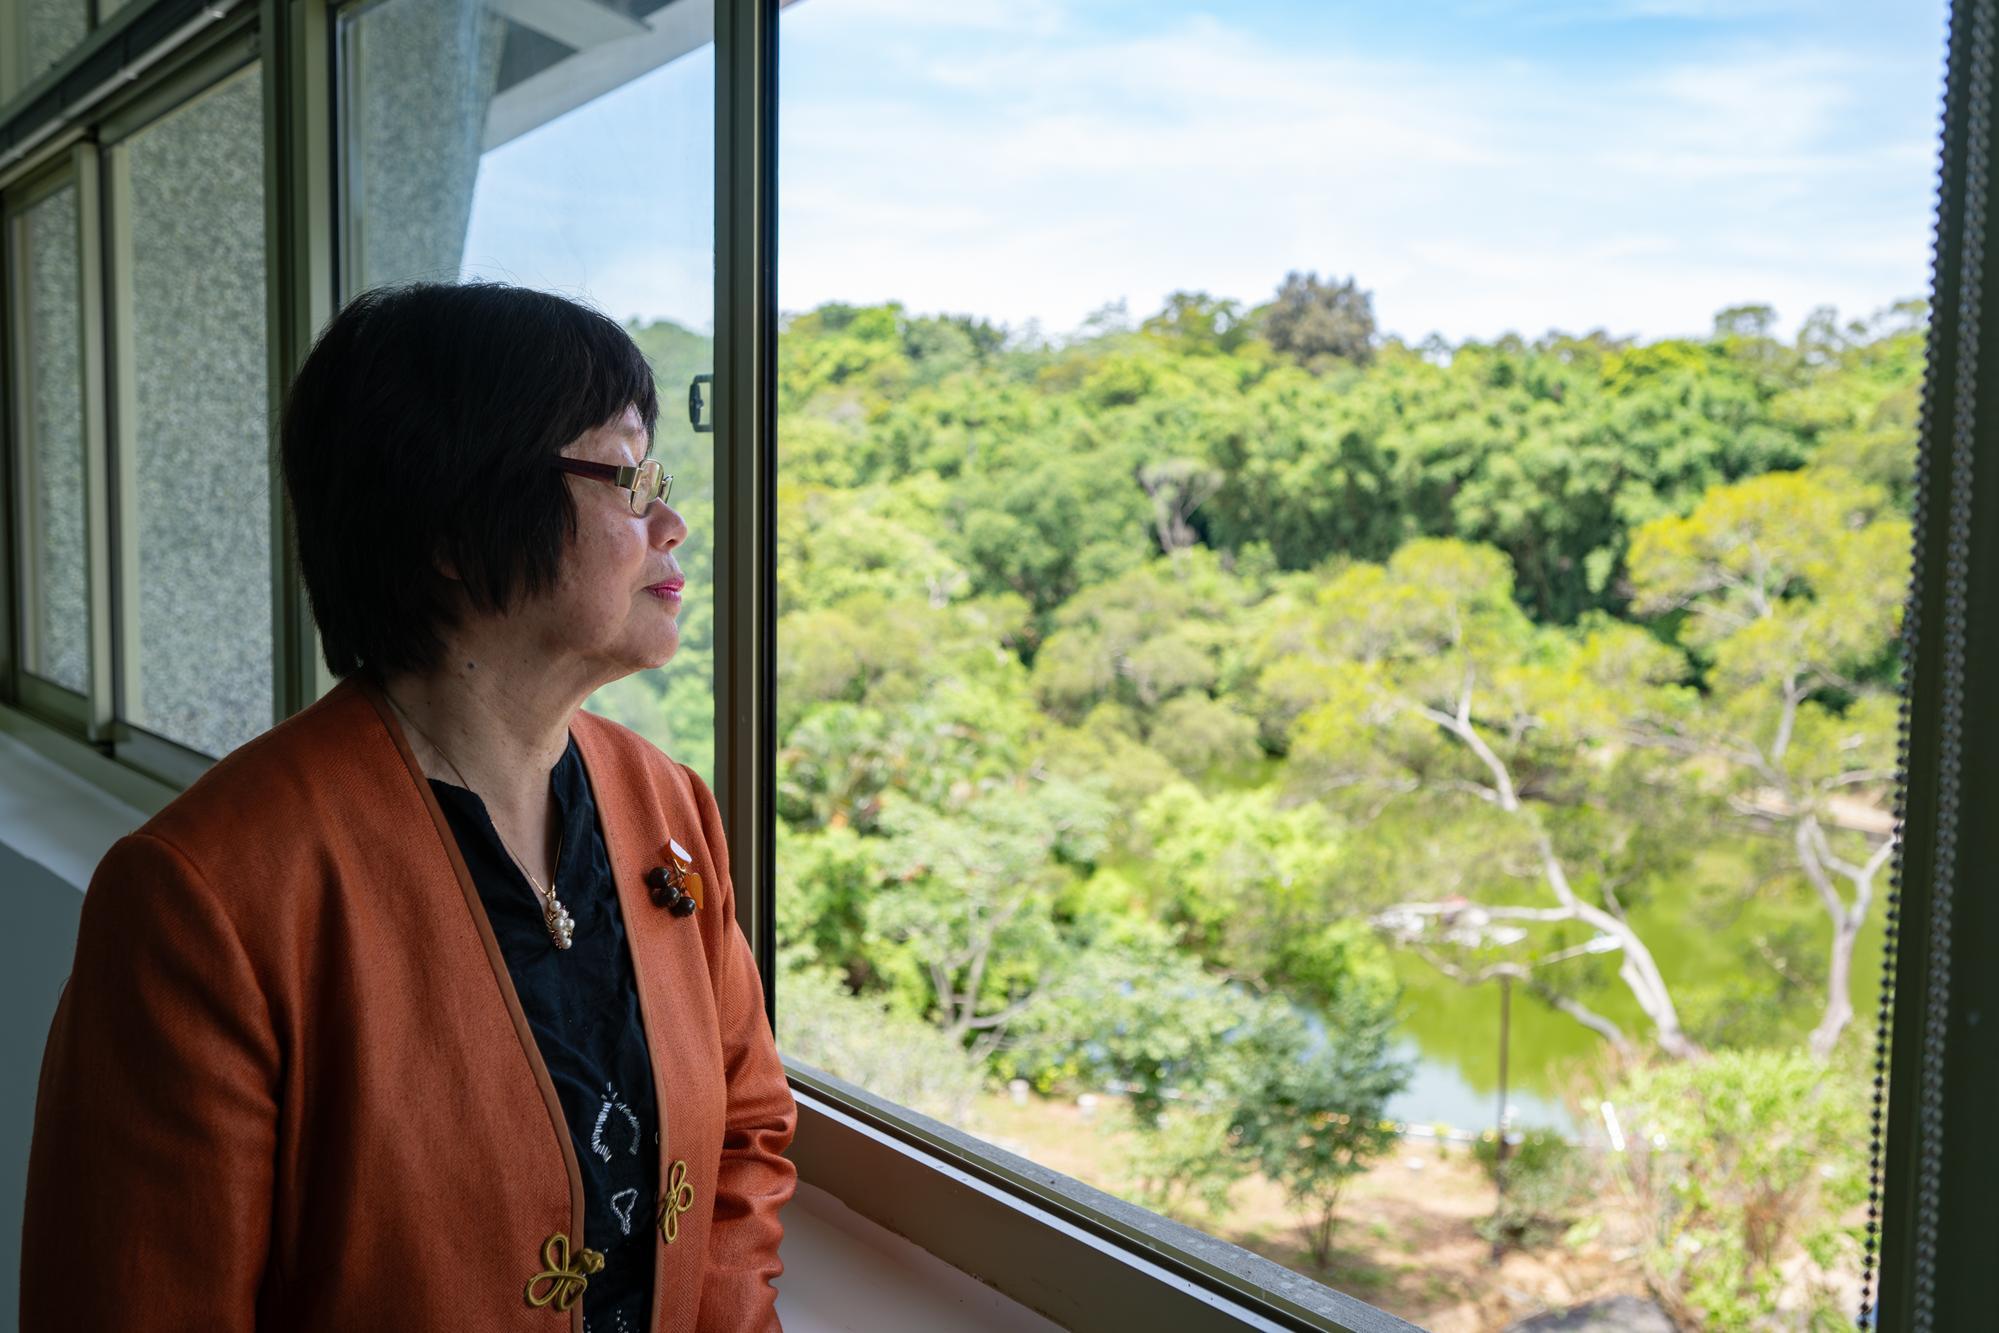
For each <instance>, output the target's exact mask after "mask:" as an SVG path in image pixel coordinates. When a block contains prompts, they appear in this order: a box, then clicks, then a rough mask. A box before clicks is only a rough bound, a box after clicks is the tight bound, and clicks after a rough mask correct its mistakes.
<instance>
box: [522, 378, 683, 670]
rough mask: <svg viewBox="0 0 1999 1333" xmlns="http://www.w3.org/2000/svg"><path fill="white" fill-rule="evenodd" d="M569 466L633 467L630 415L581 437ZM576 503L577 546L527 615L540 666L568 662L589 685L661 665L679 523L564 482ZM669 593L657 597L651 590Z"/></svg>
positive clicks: (615, 493) (608, 488)
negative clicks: (542, 662) (587, 463)
mask: <svg viewBox="0 0 1999 1333" xmlns="http://www.w3.org/2000/svg"><path fill="white" fill-rule="evenodd" d="M562 452H563V454H564V455H565V456H566V457H569V458H583V459H588V460H590V461H591V462H594V463H610V464H612V465H614V466H618V467H630V466H636V465H637V464H638V462H639V461H640V460H641V459H643V458H644V457H645V455H646V433H645V425H644V423H643V422H642V421H641V420H640V419H639V414H638V409H636V408H631V407H628V408H626V409H625V413H624V415H623V416H622V417H620V418H618V419H617V420H615V421H613V422H612V423H610V424H609V425H607V426H600V427H598V428H597V429H596V430H593V431H590V432H588V433H586V434H584V435H583V436H582V437H580V438H579V439H577V440H576V441H574V442H573V443H571V444H570V445H569V446H568V447H567V448H565V449H564V450H563V451H562ZM563 479H564V481H565V482H567V483H568V486H569V490H570V495H571V496H572V498H573V499H574V500H575V502H576V539H575V541H574V543H572V544H571V545H570V547H569V548H568V549H567V550H566V551H565V552H564V553H563V557H562V561H561V565H560V568H559V570H558V572H557V576H556V577H557V583H556V588H555V591H554V593H553V594H552V595H551V596H549V597H547V598H543V599H538V600H537V601H536V602H535V603H533V604H532V605H531V606H530V607H527V608H523V609H524V610H527V611H528V612H529V616H530V620H531V629H530V632H531V633H532V634H534V635H535V636H536V637H537V638H538V639H539V640H540V642H539V643H537V644H536V645H535V648H536V650H537V651H538V652H539V653H540V654H542V655H543V656H544V660H548V661H556V662H575V663H576V664H577V666H578V667H579V669H580V671H581V673H582V674H584V675H586V676H589V677H591V678H592V680H593V682H594V683H593V684H592V688H594V686H595V684H602V683H607V682H609V681H613V680H618V679H621V678H623V677H625V676H628V675H630V674H631V673H632V672H634V671H644V670H647V669H649V668H652V667H657V666H662V665H664V664H665V663H666V662H667V660H668V659H670V658H671V657H672V656H673V654H674V652H675V650H677V649H678V648H679V647H680V626H679V624H678V618H679V615H680V606H681V588H680V585H681V584H682V582H683V581H682V578H681V573H680V565H679V562H677V561H676V560H675V559H674V558H673V550H674V548H675V547H677V546H679V545H680V543H681V542H683V541H685V540H687V523H686V521H685V520H683V519H682V518H681V516H680V515H679V513H678V512H676V511H675V510H673V509H672V508H670V507H668V505H667V504H666V503H665V502H664V501H661V500H655V501H653V503H652V505H651V506H650V508H648V510H647V511H646V513H645V514H643V515H639V514H634V513H633V512H632V503H631V492H629V491H627V490H625V489H624V488H622V487H618V486H612V485H608V484H606V483H604V482H601V481H597V480H594V479H592V478H590V477H578V476H574V475H565V476H564V478H563ZM662 583H664V584H666V585H668V586H667V587H666V588H659V587H658V585H660V584H662Z"/></svg>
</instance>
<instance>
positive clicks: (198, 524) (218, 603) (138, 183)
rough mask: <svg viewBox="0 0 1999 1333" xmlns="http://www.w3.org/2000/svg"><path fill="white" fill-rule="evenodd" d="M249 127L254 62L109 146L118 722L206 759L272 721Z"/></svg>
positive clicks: (254, 173) (259, 225)
mask: <svg viewBox="0 0 1999 1333" xmlns="http://www.w3.org/2000/svg"><path fill="white" fill-rule="evenodd" d="M263 127H264V122H263V113H262V110H261V84H260V82H259V78H258V73H257V70H256V69H255V68H254V67H252V68H251V69H248V70H245V71H244V72H242V73H240V74H237V75H235V76H233V77H231V78H230V79H229V80H228V81H227V82H226V83H224V84H222V85H220V86H218V87H216V88H214V89H211V90H210V91H208V92H206V93H204V94H203V95H202V96H201V97H199V98H197V99H196V100H194V101H193V102H190V103H189V104H187V105H186V106H183V107H181V108H180V109H178V110H176V111H174V112H173V113H172V114H170V115H168V116H166V117H165V118H163V119H162V120H160V121H158V122H157V123H155V124H152V125H149V126H147V127H146V128H145V129H143V130H141V131H139V132H138V133H137V134H135V135H134V136H133V137H132V139H131V140H130V141H129V142H128V143H126V144H124V145H123V146H121V148H120V150H119V151H120V152H121V153H123V154H124V155H125V158H126V162H125V166H126V170H125V172H124V175H123V179H124V181H125V182H127V183H128V186H129V191H130V194H129V198H128V200H127V201H126V208H125V216H127V217H128V218H129V220H130V222H129V226H130V235H129V237H128V238H127V239H126V241H125V244H127V245H128V246H129V251H128V252H127V253H129V254H130V256H131V260H130V272H129V274H127V275H125V278H124V281H125V284H126V286H125V290H126V291H127V292H128V293H129V297H128V299H129V305H128V307H127V308H126V309H124V310H123V311H121V312H120V314H121V317H123V318H125V319H128V320H129V321H130V322H131V323H130V331H129V337H128V338H126V339H125V340H124V345H127V346H129V347H130V348H131V349H132V356H133V364H132V365H131V366H129V367H120V368H119V372H120V373H122V374H128V375H130V376H131V385H130V396H129V401H130V402H131V403H132V405H133V417H134V419H133V420H132V421H131V422H130V423H129V424H128V426H127V427H126V428H125V435H126V438H127V439H129V440H130V441H131V445H132V458H131V462H130V468H129V470H128V473H127V475H129V476H131V477H132V478H133V479H134V493H133V495H132V496H131V498H130V502H129V503H126V504H123V505H122V506H121V509H122V512H123V513H124V514H125V516H126V517H125V522H126V529H125V534H124V538H123V539H124V540H128V541H131V542H133V543H134V544H135V545H134V549H133V551H132V553H131V558H130V561H129V564H128V567H131V568H135V569H136V571H137V582H136V586H135V587H134V588H133V589H131V590H130V591H131V595H132V596H133V597H134V598H135V600H136V602H137V605H136V606H135V607H132V608H128V611H127V614H126V617H125V619H126V623H127V624H131V625H136V629H137V636H138V637H137V641H136V642H131V643H127V644H125V645H124V651H125V652H126V653H127V654H128V655H129V656H130V660H131V663H132V665H133V668H134V669H133V670H132V671H131V672H130V673H129V674H128V687H127V698H126V700H125V712H126V716H127V718H129V720H130V721H132V722H134V723H136V724H137V725H139V726H142V727H145V728H146V729H148V730H150V731H153V732H157V733H158V734H160V735H162V736H165V737H167V738H168V739H170V740H174V741H178V742H180V743H181V744H183V745H187V746H190V747H192V748H194V749H196V750H199V751H201V752H202V753H204V754H210V755H222V754H226V753H228V752H229V751H230V750H232V749H234V748H235V747H236V746H237V745H240V744H241V743H242V742H244V741H245V740H248V739H249V738H250V737H252V736H254V735H256V734H257V733H258V732H260V731H263V730H264V729H265V728H266V727H268V726H269V725H270V724H271V709H272V699H271V688H272V684H271V682H272V667H271V538H270V507H271V491H270V468H269V463H268V461H267V451H268V449H269V445H270V435H269V424H268V421H269V416H270V400H269V398H268V392H267V390H268V372H267V369H266V366H265V347H266V344H265V338H266V319H267V315H266V310H265V304H264V287H265V283H264V263H265V259H264V174H263V172H264V168H263V157H264V154H263Z"/></svg>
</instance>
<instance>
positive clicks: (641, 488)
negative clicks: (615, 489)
mask: <svg viewBox="0 0 1999 1333" xmlns="http://www.w3.org/2000/svg"><path fill="white" fill-rule="evenodd" d="M553 461H554V463H555V466H556V467H558V468H560V469H562V470H563V471H564V472H573V473H575V474H576V475H577V476H579V477H589V478H591V479H592V480H595V481H607V482H609V483H610V484H611V485H613V486H622V487H624V488H625V489H626V490H627V491H630V492H631V496H632V512H633V513H634V514H643V513H645V511H646V510H648V509H650V508H652V502H653V501H654V500H664V499H666V497H667V496H669V495H671V494H673V478H672V477H671V476H670V475H669V474H667V473H666V472H665V471H663V470H662V468H661V464H660V461H659V460H658V459H657V458H648V459H646V460H645V461H644V462H642V463H640V464H639V465H638V466H637V467H616V466H614V465H612V464H610V463H592V462H590V461H589V460H587V459H582V458H557V459H555V460H553Z"/></svg>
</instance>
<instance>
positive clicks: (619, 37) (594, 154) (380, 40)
mask: <svg viewBox="0 0 1999 1333" xmlns="http://www.w3.org/2000/svg"><path fill="white" fill-rule="evenodd" d="M341 41H342V44H343V53H344V57H345V58H344V61H343V68H344V70H345V72H346V84H345V87H344V89H343V107H342V119H341V124H342V144H343V147H342V153H343V159H344V165H343V169H342V181H343V189H344V193H345V198H344V202H343V208H342V214H343V218H344V224H345V231H344V246H345V252H346V256H347V264H348V271H349V272H350V273H351V274H352V275H353V280H352V281H351V283H350V290H351V291H353V292H359V291H361V290H363V289H365V288H367V287H370V286H374V285H377V284H381V283H388V282H406V281H416V280H424V281H434V282H436V281H442V282H450V281H457V280H460V279H473V278H480V279H493V280H500V281H507V282H515V283H519V284H522V285H524V286H530V287H539V288H543V289H545V290H550V291H556V292H560V293H562V294H563V295H566V296H570V297H574V298H577V299H581V300H584V301H586V302H589V303H591V304H594V305H596V306H597V307H598V308H599V309H601V310H604V311H605V312H606V313H608V314H611V315H612V316H613V317H615V318H620V319H622V320H624V322H625V325H626V327H627V329H628V330H629V331H630V332H631V334H632V336H633V337H634V338H635V339H636V340H637V341H638V343H639V346H640V347H641V348H643V349H644V351H645V352H646V354H647V356H648V357H649V358H650V359H651V360H652V363H653V367H654V370H655V373H656V376H657V380H658V384H659V394H660V404H661V410H660V418H659V423H658V426H657V429H656V430H655V433H654V440H653V457H655V458H658V459H660V460H662V461H663V462H664V463H665V465H666V469H667V471H669V472H671V473H673V475H674V488H673V500H672V503H673V505H674V507H675V508H676V509H678V510H679V511H680V512H681V513H682V515H683V516H684V517H685V518H686V520H687V525H688V529H689V536H688V539H687V541H686V543H685V544H683V545H682V546H681V547H680V548H679V550H678V551H677V552H676V553H675V554H676V557H677V559H678V560H679V562H680V564H681V566H682V568H683V569H684V570H685V572H686V575H687V581H688V587H687V589H686V594H685V600H684V601H683V603H682V609H681V612H680V630H681V637H680V648H679V651H678V652H677V653H676V655H675V656H674V658H673V660H672V662H670V663H669V664H668V665H667V666H665V667H664V668H661V669H659V670H654V671H647V672H641V673H639V674H637V675H635V676H631V677H628V678H626V679H625V680H622V681H618V682H616V683H615V684H612V685H609V686H606V687H605V688H604V689H602V690H599V691H598V692H597V693H596V694H595V695H593V696H592V697H591V699H590V700H589V703H588V706H589V707H590V708H592V709H593V710H595V711H598V712H601V713H604V714H606V715H607V716H610V717H613V718H615V719H616V720H618V721H619V722H622V723H624V724H625V725H626V726H629V727H631V728H632V729H634V730H635V731H637V732H639V733H640V734H641V735H644V736H645V737H647V738H648V739H649V740H651V741H653V742H654V743H655V744H656V745H658V746H659V747H660V748H661V749H663V750H666V751H667V752H668V753H669V754H671V755H673V757H674V758H676V759H679V760H682V761H683V762H686V763H688V764H690V765H692V766H693V767H694V768H695V769H696V770H697V771H699V772H700V773H701V774H702V775H703V776H704V777H706V778H708V779H710V780H711V781H712V780H713V778H714V775H715V768H714V748H715V743H714V703H713V699H714V683H713V682H714V674H713V672H714V669H713V605H714V603H713V597H712V595H711V593H710V591H709V590H710V589H711V588H712V586H713V580H712V576H711V572H712V569H713V521H714V508H715V506H714V465H713V457H712V452H711V444H710V441H711V439H712V437H711V436H709V435H706V434H700V433H697V432H695V431H694V430H693V429H692V428H691V426H690V424H689V421H688V416H687V412H686V407H685V404H686V402H687V394H688V386H689V384H690V382H691V381H692V380H693V378H694V377H695V376H696V375H699V374H705V373H708V372H709V371H711V370H712V368H713V364H714V359H713V351H712V345H711V342H712V340H711V329H712V327H713V311H714V236H713V232H714V221H713V218H714V192H713V176H714V99H715V83H714V77H715V74H714V52H713V41H714V28H713V7H712V6H711V5H708V4H705V3H701V2H700V0H665V2H664V3H662V2H661V0H635V2H633V3H619V4H612V5H604V4H596V3H592V4H588V5H553V4H551V5H541V6H526V5H511V6H507V7H505V10H504V13H503V12H502V11H501V10H500V9H497V8H489V7H487V6H484V5H481V4H477V3H472V2H471V0H386V2H385V3H382V4H378V5H374V6H372V7H370V8H368V9H366V10H365V11H363V12H362V13H360V14H359V15H358V16H356V17H353V18H351V19H348V20H346V21H344V22H343V24H342V28H341Z"/></svg>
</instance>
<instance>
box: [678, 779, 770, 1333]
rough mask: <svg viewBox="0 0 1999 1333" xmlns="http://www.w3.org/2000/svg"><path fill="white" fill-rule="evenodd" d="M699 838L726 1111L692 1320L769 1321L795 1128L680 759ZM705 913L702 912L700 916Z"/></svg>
mask: <svg viewBox="0 0 1999 1333" xmlns="http://www.w3.org/2000/svg"><path fill="white" fill-rule="evenodd" d="M681 767H682V768H684V769H686V772H687V776H688V778H689V780H690V781H691V782H692V784H693V787H694V798H695V804H696V806H697V807H698V808H699V810H700V814H701V830H702V835H703V838H704V839H705V841H706V842H707V844H708V855H709V864H710V865H711V867H712V868H713V869H714V871H715V878H716V880H717V881H719V882H718V883H717V884H716V885H715V886H714V887H715V894H714V903H713V909H712V910H713V911H714V912H715V914H716V920H717V923H718V930H717V936H718V937H719V944H718V946H717V947H716V948H714V950H713V951H712V953H711V966H712V967H713V969H714V977H715V1004H716V1011H717V1014H718V1015H719V1017H720V1020H721V1025H722V1059H723V1067H724V1073H725V1074H726V1076H727V1081H728V1119H727V1124H726V1126H725V1128H724V1130H723V1133H722V1163H721V1167H720V1170H719V1172H718V1174H717V1175H716V1179H715V1212H714V1222H713V1224H712V1226H711V1228H710V1230H709V1233H708V1262H707V1268H706V1270H705V1273H704V1275H703V1279H702V1285H701V1313H700V1318H699V1320H698V1321H697V1325H696V1326H697V1327H698V1328H701V1329H703V1330H707V1329H717V1330H720V1329H729V1330H736V1329H775V1328H778V1327H779V1324H778V1318H777V1308H776V1306H777V1290H776V1288H774V1287H773V1286H771V1279H772V1278H775V1277H777V1276H778V1275H779V1274H780V1273H782V1272H783V1271H784V1263H783V1261H782V1260H780V1259H779V1258H778V1252H777V1250H778V1242H779V1241H781V1240H782V1239H783V1238H784V1223H783V1221H782V1220H781V1219H780V1218H779V1217H778V1212H779V1210H780V1209H782V1208H783V1207H784V1205H785V1204H786V1203H788V1202H789V1201H790V1199H791V1196H792V1194H793V1192H794V1191H795V1190H796V1189H797V1182H798V1169H797V1168H796V1167H794V1166H793V1165H792V1164H791V1159H789V1158H788V1157H786V1156H785V1155H784V1150H785V1149H786V1148H787V1147H789V1146H790V1145H791V1136H792V1133H793V1131H794V1130H795V1129H796V1128H797V1126H798V1107H797V1104H796V1103H794V1102H793V1101H792V1097H791V1086H790V1084H789V1083H787V1082H786V1081H785V1076H784V1065H783V1062H782V1061H780V1060H779V1059H778V1054H777V1042H776V1041H775V1039H774V1038H773V1037H772V1035H771V1030H770V1022H769V1020H768V1019H767V1018H766V1017H765V1015H764V992H763V985H762V983H761V982H760V981H759V980H758V977H757V969H756V963H755V961H754V960H753V959H752V958H751V956H750V948H749V942H748V941H747V940H745V939H744V938H743V932H742V930H741V928H740V927H738V926H737V924H736V895H735V890H734V888H733V886H732V885H731V882H730V878H729V850H728V844H727V842H726V841H725V839H724V835H723V831H722V817H721V812H720V811H719V810H718V809H717V808H716V805H715V798H714V796H713V794H712V793H710V792H709V790H708V786H707V784H706V783H704V782H703V781H702V780H701V776H700V774H698V773H696V772H695V771H694V770H693V769H691V768H686V765H684V764H683V765H681ZM705 914H706V912H705V911H704V915H705Z"/></svg>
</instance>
